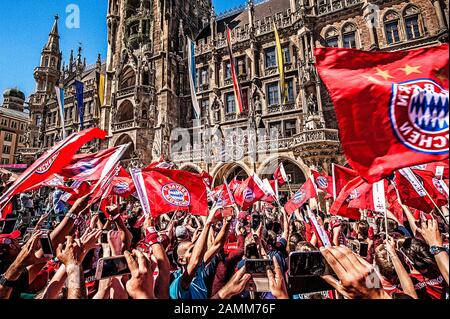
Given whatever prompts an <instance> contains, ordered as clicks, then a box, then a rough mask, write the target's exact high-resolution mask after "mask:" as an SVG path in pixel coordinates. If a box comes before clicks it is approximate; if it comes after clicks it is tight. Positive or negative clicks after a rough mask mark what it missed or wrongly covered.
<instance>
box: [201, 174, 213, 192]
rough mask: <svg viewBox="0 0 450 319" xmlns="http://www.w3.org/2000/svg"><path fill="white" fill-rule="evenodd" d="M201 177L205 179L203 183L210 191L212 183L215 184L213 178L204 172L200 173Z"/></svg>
mask: <svg viewBox="0 0 450 319" xmlns="http://www.w3.org/2000/svg"><path fill="white" fill-rule="evenodd" d="M200 176H201V177H202V179H203V183H205V186H206V187H207V188H209V189H211V188H212V183H213V177H212V176H211V175H209V173H208V172H207V171H202V172H201V173H200Z"/></svg>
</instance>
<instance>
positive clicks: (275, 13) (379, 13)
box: [172, 0, 448, 191]
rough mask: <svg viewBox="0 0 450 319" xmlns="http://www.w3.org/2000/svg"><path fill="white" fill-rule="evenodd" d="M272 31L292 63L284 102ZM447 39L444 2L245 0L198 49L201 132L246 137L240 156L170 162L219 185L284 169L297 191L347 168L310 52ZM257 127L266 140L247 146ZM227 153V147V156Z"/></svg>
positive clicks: (215, 20)
mask: <svg viewBox="0 0 450 319" xmlns="http://www.w3.org/2000/svg"><path fill="white" fill-rule="evenodd" d="M446 17H447V18H446ZM274 23H275V24H276V26H277V29H278V32H279V34H280V38H281V42H282V47H283V52H284V59H285V62H286V63H285V64H286V67H285V73H286V74H285V77H286V83H287V84H288V88H289V89H288V90H289V92H288V98H287V101H281V94H280V88H279V73H278V68H277V59H276V53H275V46H276V44H275V34H274V27H273V24H274ZM227 25H228V26H229V27H230V28H232V29H233V31H232V43H233V50H234V55H235V58H236V61H237V63H236V64H237V65H236V68H237V73H238V74H239V78H240V82H241V86H242V90H243V97H244V105H245V107H246V108H247V111H246V112H244V113H242V114H240V115H237V114H236V106H235V101H234V96H233V86H232V80H231V75H230V70H229V68H230V66H229V63H230V62H229V61H230V57H229V53H228V49H227V47H226V38H225V28H226V26H227ZM447 41H448V1H446V2H445V1H439V0H414V1H405V0H403V1H402V0H300V1H298V0H265V1H258V2H256V1H252V0H249V1H248V2H247V4H246V6H243V7H241V8H238V9H236V10H233V11H230V12H228V13H226V14H224V15H222V16H219V17H216V16H215V15H214V13H213V14H212V15H211V17H210V19H209V25H208V26H207V27H205V28H204V29H203V30H202V32H201V33H200V35H199V36H198V37H197V41H196V44H197V49H196V63H197V67H198V69H197V75H198V78H197V83H198V88H197V97H198V100H199V104H200V105H201V106H202V123H201V127H212V128H214V129H215V130H220V131H221V133H222V134H221V136H224V138H223V140H225V141H227V140H230V139H232V138H233V136H232V135H231V136H227V133H226V131H227V129H230V128H241V129H243V130H246V129H247V131H246V133H245V134H246V136H245V137H244V138H241V140H242V141H241V143H239V142H237V143H235V144H234V145H235V146H234V149H236V148H238V149H239V148H240V151H239V152H236V153H238V156H234V157H231V159H232V160H231V162H230V161H226V162H223V161H221V160H220V157H219V158H218V157H213V158H212V159H211V158H209V159H211V160H210V161H209V162H205V158H208V154H210V153H211V146H210V145H208V143H210V140H209V139H208V138H202V139H201V142H200V143H198V144H197V145H195V144H194V146H193V149H192V150H187V151H183V152H179V153H177V154H173V156H172V157H173V160H174V161H175V162H176V163H178V164H179V165H180V166H181V167H182V168H185V169H189V170H192V171H201V170H202V169H204V170H207V171H208V172H210V174H211V175H212V176H213V177H214V179H215V183H216V184H220V183H221V181H222V179H223V177H225V178H228V179H231V178H233V177H234V176H242V177H245V176H247V175H249V174H251V173H252V172H257V173H258V174H259V175H260V176H270V175H271V174H272V173H273V172H274V170H275V169H276V167H277V166H278V164H279V163H280V162H283V163H284V166H285V167H286V170H287V173H288V175H290V176H291V178H292V180H291V185H290V186H291V187H292V188H297V187H298V186H299V185H300V184H301V183H303V181H304V180H305V178H306V177H307V176H308V175H309V173H310V168H311V167H315V168H316V169H319V170H322V169H323V170H324V171H328V173H330V172H329V171H330V163H331V162H340V163H345V159H344V158H343V156H342V152H341V149H340V145H339V134H338V131H337V123H336V116H335V113H334V109H333V105H332V102H331V100H330V97H329V95H328V93H327V91H326V88H325V87H324V85H323V84H322V82H321V80H320V78H319V76H318V74H317V71H316V68H315V61H314V56H313V50H314V48H316V47H323V46H332V47H345V48H356V49H362V50H384V51H394V50H403V49H411V48H418V47H424V46H432V45H438V44H440V43H442V42H447ZM282 102H283V103H282ZM258 129H260V130H262V131H263V132H266V134H261V133H256V136H257V137H256V138H250V139H249V138H248V136H252V133H253V135H255V133H254V132H257V130H258ZM273 130H275V131H278V132H279V134H278V139H277V140H278V144H276V143H275V144H274V143H273V141H274V137H273V135H272V134H271V133H270V132H272V131H273ZM249 140H251V141H252V143H250V142H248V141H249ZM236 144H237V147H236ZM222 145H223V143H222ZM225 145H227V144H225ZM228 145H233V143H230V144H228ZM213 149H214V147H213ZM255 150H256V151H255ZM229 151H230V147H229V146H228V147H227V146H225V149H224V151H223V152H222V153H227V152H229ZM255 153H256V154H257V155H255ZM222 155H223V154H222ZM288 187H289V185H286V187H285V188H284V189H283V191H288Z"/></svg>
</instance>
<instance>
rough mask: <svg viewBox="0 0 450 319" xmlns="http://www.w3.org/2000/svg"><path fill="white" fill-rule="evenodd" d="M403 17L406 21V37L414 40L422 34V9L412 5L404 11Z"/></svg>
mask: <svg viewBox="0 0 450 319" xmlns="http://www.w3.org/2000/svg"><path fill="white" fill-rule="evenodd" d="M403 19H404V23H405V30H406V37H407V39H408V40H414V39H417V38H420V37H421V36H422V30H421V29H422V28H421V25H420V22H419V21H420V9H419V8H418V7H416V6H413V5H410V6H407V7H406V8H405V10H404V11H403Z"/></svg>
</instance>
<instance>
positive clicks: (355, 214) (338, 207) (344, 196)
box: [329, 176, 365, 220]
mask: <svg viewBox="0 0 450 319" xmlns="http://www.w3.org/2000/svg"><path fill="white" fill-rule="evenodd" d="M364 183H365V181H364V180H363V179H362V178H361V177H360V176H358V177H355V178H354V179H352V180H351V181H350V182H348V183H347V185H345V186H344V187H343V188H342V190H341V191H340V193H339V195H338V196H337V197H336V199H335V201H334V202H333V204H332V205H331V207H330V210H329V213H330V214H331V215H338V216H342V217H346V218H350V219H355V220H359V219H361V213H360V211H359V208H351V207H349V203H350V201H352V200H355V199H357V198H359V197H360V196H361V193H360V192H359V191H358V187H360V186H362V185H363V184H364Z"/></svg>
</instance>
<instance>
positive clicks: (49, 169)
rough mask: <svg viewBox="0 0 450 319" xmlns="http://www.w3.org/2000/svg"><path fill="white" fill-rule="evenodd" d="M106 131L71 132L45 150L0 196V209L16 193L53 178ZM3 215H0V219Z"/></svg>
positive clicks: (104, 134)
mask: <svg viewBox="0 0 450 319" xmlns="http://www.w3.org/2000/svg"><path fill="white" fill-rule="evenodd" d="M105 136H106V132H105V131H102V130H100V129H98V128H90V129H87V130H84V131H81V132H78V133H73V134H72V135H70V136H69V137H67V138H65V139H64V140H62V141H61V142H59V143H58V144H56V145H55V146H53V147H52V148H51V149H49V150H48V151H46V152H45V153H44V154H43V155H42V156H41V157H40V158H39V159H38V160H37V161H36V162H34V163H33V164H32V165H31V166H30V167H28V169H27V170H26V171H25V172H23V173H22V175H20V176H19V178H17V180H16V181H15V182H14V183H13V185H12V186H11V187H10V188H9V189H8V190H7V191H6V192H4V193H3V194H2V196H1V197H0V207H1V209H0V211H3V206H4V205H5V204H6V203H7V202H8V201H9V200H10V199H11V198H12V197H13V196H14V195H16V194H19V193H21V192H23V191H24V190H27V189H31V188H32V187H34V186H36V185H38V184H40V183H42V182H43V181H46V180H48V179H51V178H53V174H58V173H60V172H61V170H62V168H63V167H64V166H66V165H67V164H68V163H70V161H71V160H72V158H73V155H74V154H75V153H76V152H77V151H78V150H79V149H80V148H81V147H82V146H83V145H84V144H85V143H87V142H89V141H91V140H93V139H95V138H100V139H104V138H105ZM2 218H4V216H0V219H2Z"/></svg>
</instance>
